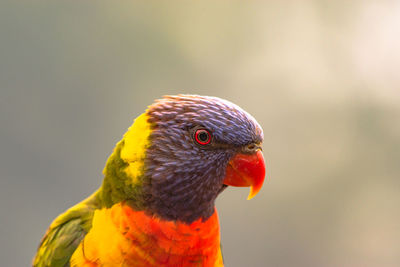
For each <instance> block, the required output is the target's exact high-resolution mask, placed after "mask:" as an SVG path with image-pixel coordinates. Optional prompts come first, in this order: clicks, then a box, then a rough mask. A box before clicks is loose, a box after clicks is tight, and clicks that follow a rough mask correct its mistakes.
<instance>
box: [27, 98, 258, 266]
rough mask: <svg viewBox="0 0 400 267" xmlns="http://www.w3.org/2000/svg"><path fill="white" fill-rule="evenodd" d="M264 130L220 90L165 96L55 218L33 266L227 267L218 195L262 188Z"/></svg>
mask: <svg viewBox="0 0 400 267" xmlns="http://www.w3.org/2000/svg"><path fill="white" fill-rule="evenodd" d="M262 141H263V132H262V129H261V127H260V125H259V124H258V123H257V122H256V120H255V119H254V118H253V117H252V116H251V115H249V114H248V113H247V112H245V111H244V110H242V109H241V108H239V107H238V106H236V105H235V104H232V103H231V102H228V101H226V100H223V99H220V98H216V97H206V96H196V95H178V96H166V97H164V98H163V99H160V100H157V101H156V102H155V103H154V104H153V105H151V106H149V108H148V109H147V110H146V112H145V113H143V114H142V115H140V116H139V117H138V118H136V120H135V121H134V123H133V125H132V126H131V127H130V128H129V129H128V131H127V132H126V133H125V135H124V137H123V138H122V140H121V141H120V142H119V143H118V144H117V145H116V147H115V149H114V151H113V153H112V154H111V156H110V157H109V159H108V161H107V163H106V166H105V168H104V171H103V173H104V180H103V184H102V185H101V187H100V188H99V189H98V190H97V191H96V192H95V193H94V194H93V195H92V196H90V197H89V198H87V199H86V200H84V201H82V202H81V203H79V204H77V205H75V206H73V207H72V208H70V209H69V210H67V211H66V212H65V213H63V214H61V215H60V216H59V217H57V218H56V219H55V220H54V221H53V223H52V224H51V225H50V227H49V229H48V230H47V233H46V234H45V236H44V237H43V239H42V241H41V243H40V246H39V248H38V251H37V254H36V256H35V258H34V261H33V265H34V266H223V261H222V253H221V247H220V232H219V222H218V215H217V211H216V209H215V199H216V197H217V196H218V194H219V193H221V192H222V191H223V190H224V189H225V188H226V187H227V186H228V185H232V186H249V187H251V189H250V195H249V198H252V197H253V196H254V195H256V194H257V193H258V191H259V190H260V189H261V186H262V184H263V181H264V176H265V163H264V159H263V155H262V153H261V143H262Z"/></svg>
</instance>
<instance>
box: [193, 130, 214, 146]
mask: <svg viewBox="0 0 400 267" xmlns="http://www.w3.org/2000/svg"><path fill="white" fill-rule="evenodd" d="M194 139H196V142H197V143H199V144H200V145H207V144H209V143H210V142H211V134H210V133H209V132H208V131H207V130H205V129H199V130H196V132H195V133H194Z"/></svg>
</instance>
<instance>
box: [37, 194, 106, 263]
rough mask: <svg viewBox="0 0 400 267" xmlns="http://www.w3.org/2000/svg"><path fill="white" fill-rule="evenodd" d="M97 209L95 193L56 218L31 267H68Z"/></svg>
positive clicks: (98, 206)
mask: <svg viewBox="0 0 400 267" xmlns="http://www.w3.org/2000/svg"><path fill="white" fill-rule="evenodd" d="M98 208H100V204H99V199H98V193H97V192H96V193H95V194H94V195H92V196H91V197H89V198H88V199H86V200H84V201H82V202H81V203H79V204H77V205H75V206H73V207H72V208H70V209H69V210H67V211H66V212H65V213H63V214H61V215H60V216H58V217H57V218H56V219H55V220H54V222H53V223H52V224H51V225H50V227H49V229H48V230H47V232H46V234H45V235H44V237H43V239H42V241H41V243H40V245H39V248H38V252H37V254H36V256H35V258H34V260H33V266H35V267H47V266H51V267H53V266H54V267H59V266H60V267H64V266H69V260H70V258H71V256H72V254H73V253H74V251H75V249H76V248H77V247H78V245H79V243H80V242H81V241H82V239H83V238H84V237H85V235H86V233H87V232H88V231H89V230H90V228H91V227H92V218H93V214H94V211H95V210H96V209H98Z"/></svg>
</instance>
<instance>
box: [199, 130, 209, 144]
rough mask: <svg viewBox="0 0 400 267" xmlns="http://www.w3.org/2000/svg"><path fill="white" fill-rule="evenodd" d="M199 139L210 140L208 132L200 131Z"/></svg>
mask: <svg viewBox="0 0 400 267" xmlns="http://www.w3.org/2000/svg"><path fill="white" fill-rule="evenodd" d="M199 140H200V141H202V142H205V141H207V140H208V134H207V133H206V132H201V133H199Z"/></svg>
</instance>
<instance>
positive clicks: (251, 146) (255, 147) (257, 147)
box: [243, 143, 261, 153]
mask: <svg viewBox="0 0 400 267" xmlns="http://www.w3.org/2000/svg"><path fill="white" fill-rule="evenodd" d="M243 150H244V152H247V153H254V152H256V151H257V150H261V146H260V145H258V144H255V143H251V144H249V145H247V146H245V147H244V149H243Z"/></svg>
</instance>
